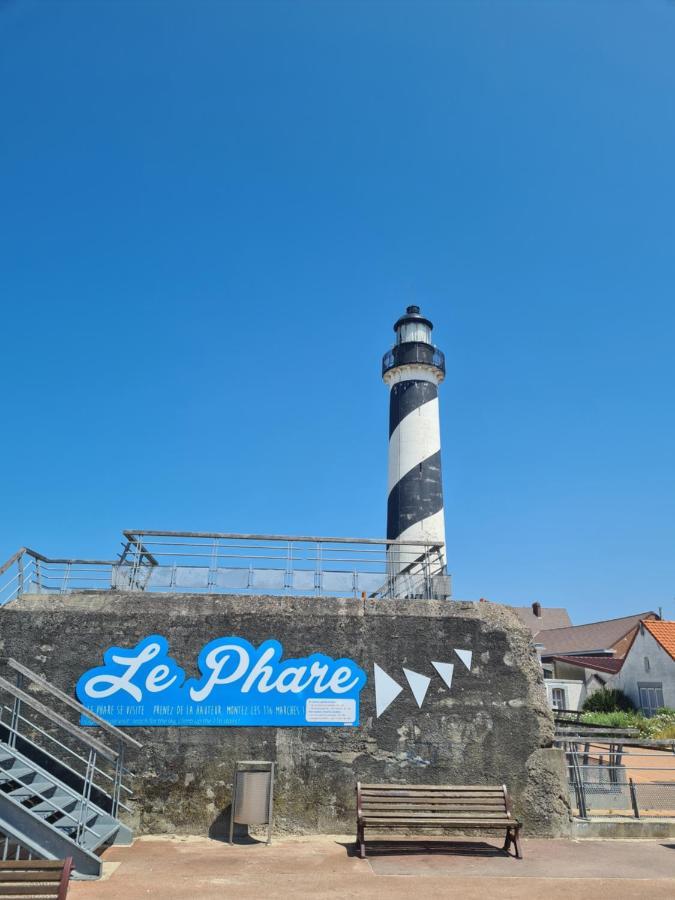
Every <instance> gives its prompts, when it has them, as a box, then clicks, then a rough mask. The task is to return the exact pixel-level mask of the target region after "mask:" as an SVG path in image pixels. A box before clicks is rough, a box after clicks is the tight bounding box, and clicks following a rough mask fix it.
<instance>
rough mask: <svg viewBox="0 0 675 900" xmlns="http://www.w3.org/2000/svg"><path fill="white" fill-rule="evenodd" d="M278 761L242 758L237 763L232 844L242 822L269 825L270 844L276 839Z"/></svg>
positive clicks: (232, 810) (233, 799) (244, 823)
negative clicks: (275, 796)
mask: <svg viewBox="0 0 675 900" xmlns="http://www.w3.org/2000/svg"><path fill="white" fill-rule="evenodd" d="M273 797H274V763H273V762H265V761H262V760H242V761H240V762H237V763H236V766H235V770H234V780H233V785H232V808H231V812H230V843H232V837H233V833H234V824H235V822H236V823H237V824H238V825H267V843H268V844H269V843H271V841H272V801H273Z"/></svg>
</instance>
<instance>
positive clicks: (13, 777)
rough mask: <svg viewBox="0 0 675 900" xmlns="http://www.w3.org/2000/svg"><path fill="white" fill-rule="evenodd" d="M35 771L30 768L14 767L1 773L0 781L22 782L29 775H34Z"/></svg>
mask: <svg viewBox="0 0 675 900" xmlns="http://www.w3.org/2000/svg"><path fill="white" fill-rule="evenodd" d="M34 771H35V769H31V768H30V767H29V766H13V767H12V768H11V769H5V770H3V771H2V772H0V781H4V782H7V781H21V780H22V779H24V778H25V777H26V776H27V775H32V774H33V773H34Z"/></svg>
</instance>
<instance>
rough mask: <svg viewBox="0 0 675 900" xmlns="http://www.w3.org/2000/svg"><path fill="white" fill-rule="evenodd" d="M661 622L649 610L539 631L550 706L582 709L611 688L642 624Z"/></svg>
mask: <svg viewBox="0 0 675 900" xmlns="http://www.w3.org/2000/svg"><path fill="white" fill-rule="evenodd" d="M658 619H659V616H658V614H657V613H655V612H653V611H651V610H650V611H647V612H643V613H636V614H635V615H632V616H622V617H621V618H618V619H606V620H604V621H601V622H590V623H589V624H587V625H569V626H567V627H562V628H548V629H542V630H541V631H539V632H538V633H537V634H536V635H535V638H534V640H535V644H536V646H537V650H538V651H539V655H540V657H541V662H542V668H543V670H544V680H545V683H546V691H547V694H548V701H549V703H550V705H551V706H552V707H553V708H554V709H575V710H576V709H581V707H582V706H583V703H584V700H585V699H586V697H588V695H589V694H592V693H593V692H594V691H597V690H598V689H599V688H602V687H604V686H605V685H607V686H609V682H610V681H611V680H612V679H613V678H614V677H615V676H616V675H617V674H618V672H619V671H620V670H621V667H622V663H623V660H624V657H625V655H626V653H627V651H628V649H629V647H630V646H631V644H632V643H633V640H634V638H635V635H636V634H637V632H638V629H639V627H640V624H641V623H642V622H646V621H657V620H658Z"/></svg>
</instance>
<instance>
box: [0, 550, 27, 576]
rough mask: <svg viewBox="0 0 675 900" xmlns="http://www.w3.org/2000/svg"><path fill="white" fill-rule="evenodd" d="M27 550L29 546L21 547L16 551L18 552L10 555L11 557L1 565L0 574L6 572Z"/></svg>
mask: <svg viewBox="0 0 675 900" xmlns="http://www.w3.org/2000/svg"><path fill="white" fill-rule="evenodd" d="M27 550H28V548H27V547H19V549H18V550H17V551H16V553H14V554H12V556H10V558H9V559H8V560H7V562H4V563H3V564H2V565H1V566H0V575H4V574H5V572H6V571H7V570H8V569H9V568H10V566H11V565H12V564H13V563H15V562H16V561H17V560H18V559H20V557H22V556H23V555H24V553H25V552H26V551H27Z"/></svg>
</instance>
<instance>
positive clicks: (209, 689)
mask: <svg viewBox="0 0 675 900" xmlns="http://www.w3.org/2000/svg"><path fill="white" fill-rule="evenodd" d="M282 655H283V648H282V646H281V644H280V643H279V641H275V640H268V641H264V642H263V643H262V644H261V645H260V646H259V647H258V648H257V649H256V648H255V647H254V646H253V644H250V643H249V642H248V641H245V640H243V638H238V637H227V638H217V639H216V640H215V641H211V642H210V643H209V644H207V645H206V646H205V647H204V648H203V649H202V651H201V653H200V654H199V660H198V663H199V670H200V672H201V676H200V677H199V678H188V679H187V680H186V679H185V672H184V671H183V670H182V669H181V668H180V666H179V665H178V664H177V663H176V662H175V661H174V660H173V659H171V657H170V656H169V644H168V641H167V640H166V638H163V637H161V636H160V635H157V634H153V635H151V636H150V637H147V638H145V639H144V640H142V641H141V642H140V643H139V644H137V645H136V647H134V648H133V649H127V648H124V647H110V648H109V649H108V650H106V651H105V653H104V654H103V659H104V665H102V666H99V667H98V668H96V669H89V671H88V672H85V673H84V675H82V677H81V678H80V679H79V681H78V682H77V687H76V693H77V697H78V699H79V700H80V703H82V704H83V705H84V706H86V707H87V709H90V710H92V712H95V713H96V714H97V715H99V716H100V717H101V718H102V719H105V720H106V721H107V722H110V723H111V724H112V725H190V726H194V725H317V726H321V725H324V726H325V725H358V724H359V693H360V691H361V688H362V687H363V685H364V684H365V683H366V674H365V672H363V671H362V669H360V668H359V667H358V666H357V665H356V663H355V662H354V661H353V660H351V659H336V660H333V659H331V658H330V657H329V656H324V655H323V654H322V653H313V654H312V655H311V656H307V657H303V658H302V659H287V660H285V661H284V662H282V660H281V657H282ZM82 724H83V725H94V724H95V723H94V722H93V721H92V720H91V719H88V718H86V717H85V716H83V717H82Z"/></svg>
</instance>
